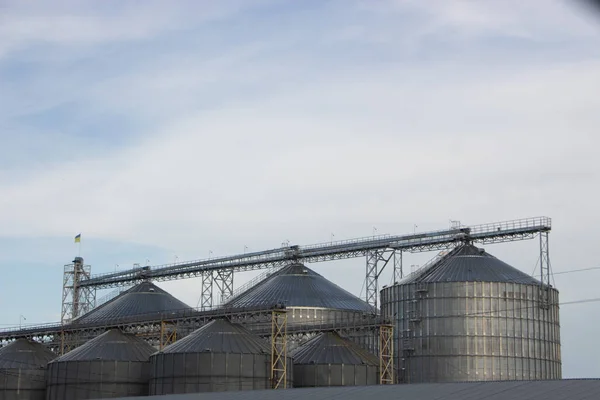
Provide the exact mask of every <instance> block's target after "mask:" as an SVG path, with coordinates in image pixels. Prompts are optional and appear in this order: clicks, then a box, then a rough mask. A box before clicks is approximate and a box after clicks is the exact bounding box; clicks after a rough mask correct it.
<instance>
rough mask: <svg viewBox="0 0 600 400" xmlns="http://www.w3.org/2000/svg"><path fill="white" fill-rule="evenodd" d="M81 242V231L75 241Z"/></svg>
mask: <svg viewBox="0 0 600 400" xmlns="http://www.w3.org/2000/svg"><path fill="white" fill-rule="evenodd" d="M80 242H81V233H80V234H79V235H77V236H75V243H80Z"/></svg>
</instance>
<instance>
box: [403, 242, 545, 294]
mask: <svg viewBox="0 0 600 400" xmlns="http://www.w3.org/2000/svg"><path fill="white" fill-rule="evenodd" d="M413 282H426V283H433V282H512V283H521V284H524V285H539V284H540V282H539V281H538V280H537V279H535V278H533V277H532V276H530V275H527V274H526V273H524V272H523V271H520V270H518V269H516V268H515V267H512V266H510V265H508V264H507V263H505V262H504V261H502V260H499V259H497V258H496V257H494V256H493V255H491V254H489V253H487V252H485V251H484V250H483V249H480V248H477V247H475V246H473V245H462V246H460V247H459V248H457V249H455V250H453V251H452V252H451V254H449V255H448V256H446V257H444V258H442V259H441V260H439V261H438V262H436V263H435V264H433V265H431V266H430V267H428V268H423V269H421V270H418V271H416V272H415V273H413V274H410V275H408V276H407V277H406V278H404V279H402V280H401V281H400V282H399V283H400V284H407V283H413Z"/></svg>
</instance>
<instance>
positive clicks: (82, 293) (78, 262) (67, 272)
mask: <svg viewBox="0 0 600 400" xmlns="http://www.w3.org/2000/svg"><path fill="white" fill-rule="evenodd" d="M91 270H92V267H91V266H89V265H85V264H84V263H83V258H82V257H75V259H74V260H73V263H72V264H67V265H65V269H64V275H63V295H62V311H61V315H60V322H61V324H63V325H64V324H68V323H69V322H71V321H72V320H73V319H75V318H77V317H78V316H80V315H83V314H85V313H87V312H88V311H90V310H91V309H92V308H94V307H95V306H96V288H95V287H94V286H81V282H82V281H84V280H87V279H90V277H91Z"/></svg>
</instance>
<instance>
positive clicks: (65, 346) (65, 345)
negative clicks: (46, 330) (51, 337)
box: [60, 330, 77, 356]
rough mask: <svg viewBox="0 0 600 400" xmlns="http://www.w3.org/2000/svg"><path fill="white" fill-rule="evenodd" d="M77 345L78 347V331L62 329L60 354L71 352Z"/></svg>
mask: <svg viewBox="0 0 600 400" xmlns="http://www.w3.org/2000/svg"><path fill="white" fill-rule="evenodd" d="M75 347H77V333H75V332H65V331H64V330H62V331H61V332H60V355H61V356H62V355H63V354H65V353H68V352H70V351H71V350H73V349H74V348H75Z"/></svg>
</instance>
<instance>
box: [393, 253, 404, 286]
mask: <svg viewBox="0 0 600 400" xmlns="http://www.w3.org/2000/svg"><path fill="white" fill-rule="evenodd" d="M402 278H403V271H402V250H396V251H394V283H397V282H400V281H401V280H402Z"/></svg>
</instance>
